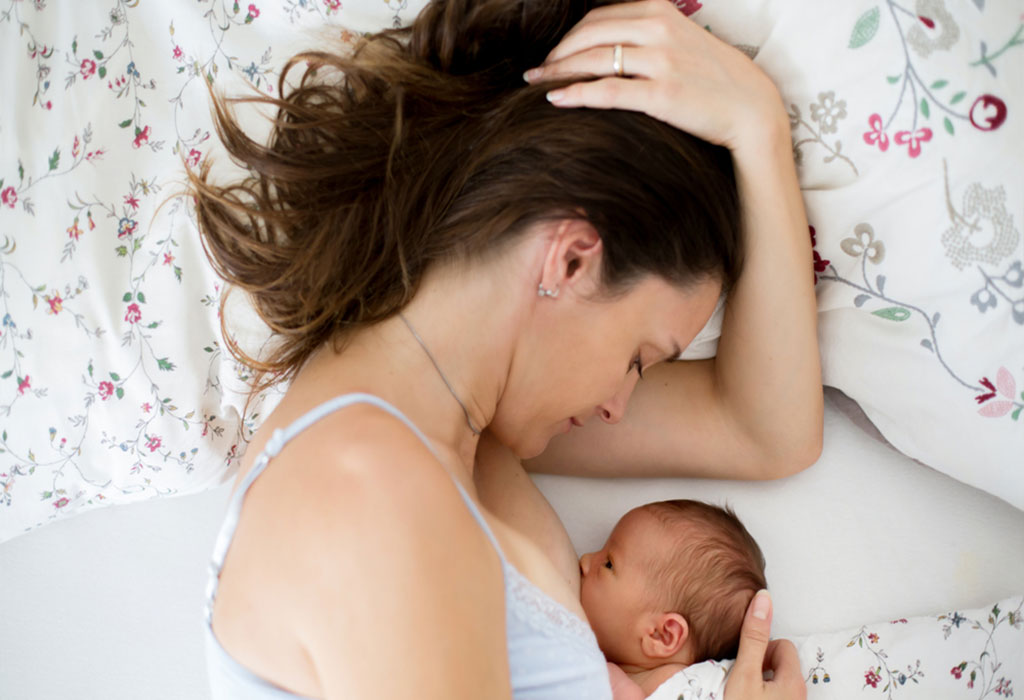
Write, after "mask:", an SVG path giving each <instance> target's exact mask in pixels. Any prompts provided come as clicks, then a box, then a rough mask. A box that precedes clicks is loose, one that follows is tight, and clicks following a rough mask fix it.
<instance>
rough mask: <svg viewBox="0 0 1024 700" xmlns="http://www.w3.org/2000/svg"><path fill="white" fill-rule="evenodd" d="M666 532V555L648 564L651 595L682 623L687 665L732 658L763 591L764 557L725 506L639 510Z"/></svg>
mask: <svg viewBox="0 0 1024 700" xmlns="http://www.w3.org/2000/svg"><path fill="white" fill-rule="evenodd" d="M642 507H643V508H644V509H646V510H648V511H650V512H651V513H652V514H654V515H656V516H657V517H658V518H659V519H660V520H661V521H662V522H663V523H665V525H666V526H669V527H671V528H672V529H673V530H674V531H675V532H676V533H677V534H678V539H677V541H676V543H675V546H674V548H673V553H672V556H670V557H669V558H668V559H662V560H658V561H654V562H652V564H651V566H652V571H653V573H654V576H653V577H652V587H653V589H654V590H652V594H653V595H655V596H659V597H660V598H661V600H662V604H663V605H665V606H667V609H669V610H671V611H672V612H677V613H679V614H680V615H682V616H683V617H684V618H686V622H687V624H688V625H689V630H690V631H689V634H690V640H691V644H692V646H693V654H694V657H693V661H694V662H695V663H696V662H698V661H706V660H708V659H732V658H735V657H736V651H737V649H738V647H739V640H740V628H741V627H742V626H743V617H744V615H745V614H746V611H747V606H749V605H750V601H751V600H752V599H753V597H754V594H755V593H757V592H758V591H759V590H761V589H762V588H766V587H767V585H768V584H767V581H766V580H765V576H764V566H765V562H764V555H763V554H762V553H761V548H760V547H759V546H758V544H757V542H756V541H755V540H754V538H753V537H752V536H751V535H750V533H749V532H747V529H746V528H745V527H744V526H743V523H741V522H740V520H739V518H737V517H736V514H735V513H734V512H733V511H732V510H731V509H730V508H729V507H728V506H726V507H724V508H720V507H718V506H713V505H710V504H707V503H701V502H700V501H690V500H674V501H661V502H658V503H650V504H648V505H646V506H642Z"/></svg>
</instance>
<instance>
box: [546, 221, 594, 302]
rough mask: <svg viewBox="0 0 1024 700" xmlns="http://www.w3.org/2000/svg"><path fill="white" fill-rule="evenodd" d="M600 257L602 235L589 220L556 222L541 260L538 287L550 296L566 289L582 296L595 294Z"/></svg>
mask: <svg viewBox="0 0 1024 700" xmlns="http://www.w3.org/2000/svg"><path fill="white" fill-rule="evenodd" d="M603 255H604V246H603V245H602V243H601V236H600V235H599V234H598V233H597V229H595V228H594V226H593V225H592V224H591V223H590V222H589V221H586V220H585V219H563V220H561V221H559V222H558V224H557V225H556V226H555V227H554V230H553V232H552V233H551V238H550V242H549V244H548V250H547V254H546V255H545V257H544V267H543V271H542V273H541V280H540V285H541V288H542V289H545V290H548V291H549V292H552V294H549V296H554V295H555V294H558V293H559V292H561V291H562V290H568V289H571V290H572V291H573V292H575V293H576V294H577V295H579V296H584V297H589V296H592V295H594V294H596V293H597V292H598V291H599V289H600V284H601V264H602V260H603Z"/></svg>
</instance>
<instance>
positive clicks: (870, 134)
mask: <svg viewBox="0 0 1024 700" xmlns="http://www.w3.org/2000/svg"><path fill="white" fill-rule="evenodd" d="M868 124H870V125H871V131H865V132H864V143H866V144H867V145H869V146H871V145H873V144H876V143H877V144H878V150H880V151H883V152H884V151H888V150H889V137H888V136H886V134H885V131H883V130H882V117H881V116H880V115H878V114H872V115H871V116H870V117H868Z"/></svg>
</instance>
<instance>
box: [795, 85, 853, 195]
mask: <svg viewBox="0 0 1024 700" xmlns="http://www.w3.org/2000/svg"><path fill="white" fill-rule="evenodd" d="M810 112H811V121H812V122H814V124H813V125H812V124H810V123H808V122H807V121H806V120H805V119H804V118H803V117H802V115H801V113H800V108H799V107H797V106H796V105H795V104H792V103H791V104H790V105H789V127H790V129H791V130H793V131H796V130H797V129H799V128H800V127H803V128H804V129H805V130H806V131H808V132H809V133H810V136H809V137H807V138H804V139H801V140H798V141H797V140H795V141H794V142H793V158H794V159H795V160H796V162H797V164H801V163H802V162H803V149H802V147H803V146H804V145H806V144H809V143H816V144H818V145H820V146H821V147H822V148H824V149H825V150H826V151H828V153H829V155H827V156H825V159H824V162H825V163H831V162H832V161H834V160H836V159H837V158H838V159H840V160H842V161H844V162H845V163H846V164H847V165H849V166H850V169H851V170H853V174H854V175H858V174H859V173H858V171H857V166H855V165H854V164H853V161H852V160H850V159H849V158H847V157H846V156H845V155H843V154H842V150H843V143H842V141H839V140H836V141H835V144H834V145H832V146H830V145H829V144H828V143H826V142H825V139H824V138H823V137H822V135H823V134H834V133H836V131H838V122H839V120H840V119H845V118H846V100H836V94H835V91H832V90H830V91H828V92H819V93H818V101H817V102H813V103H811V105H810Z"/></svg>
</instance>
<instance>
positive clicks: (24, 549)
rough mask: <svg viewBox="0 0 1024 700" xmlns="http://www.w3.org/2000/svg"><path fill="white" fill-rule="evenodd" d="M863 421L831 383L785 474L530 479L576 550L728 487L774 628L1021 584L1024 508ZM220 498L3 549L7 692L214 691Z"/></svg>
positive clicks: (118, 694)
mask: <svg viewBox="0 0 1024 700" xmlns="http://www.w3.org/2000/svg"><path fill="white" fill-rule="evenodd" d="M847 413H852V417H851V415H847ZM862 420H863V419H862V418H858V417H857V413H856V411H855V409H851V408H850V405H849V401H848V400H847V399H845V397H843V396H841V395H839V394H838V393H836V392H832V391H830V392H828V398H827V401H826V422H825V448H824V454H823V455H822V458H821V460H820V461H819V462H818V464H817V465H815V466H814V467H812V468H811V469H809V470H808V471H806V472H804V473H801V474H799V475H797V476H796V477H793V478H790V479H787V480H785V481H780V482H769V483H762V484H747V483H729V482H713V481H697V480H665V481H650V482H646V481H631V480H615V481H604V480H583V479H572V478H562V477H550V476H544V477H540V478H538V481H539V482H540V484H541V487H542V488H543V489H544V491H545V493H546V494H547V495H548V496H549V498H550V499H551V500H552V502H553V503H554V505H555V507H556V508H557V509H558V511H559V513H560V514H561V516H562V518H563V519H564V520H565V522H566V525H567V526H568V528H569V531H570V534H571V535H572V537H573V541H574V543H575V544H576V547H577V549H578V550H579V551H588V550H590V549H592V548H595V547H597V546H599V545H600V543H601V542H602V541H603V539H604V538H605V536H606V535H607V531H608V529H609V528H610V527H611V525H612V524H613V523H614V521H615V520H616V519H617V518H618V517H619V516H620V515H621V514H622V513H623V512H625V511H626V510H627V509H629V508H630V507H632V506H634V505H637V504H640V503H644V502H647V501H650V500H654V499H661V498H670V497H674V496H687V497H691V498H703V499H708V500H713V501H721V500H726V499H727V500H728V501H729V502H730V503H731V504H732V505H733V506H734V507H735V508H736V510H737V512H738V513H739V515H740V516H741V517H742V518H743V519H744V521H745V522H746V523H747V524H748V526H749V527H750V529H751V531H752V532H753V533H754V534H755V536H756V537H757V538H758V539H759V540H760V543H761V546H762V548H763V549H764V552H765V557H766V559H767V561H768V569H767V573H768V579H769V584H770V586H771V588H772V591H773V594H774V597H775V602H776V614H775V631H776V632H777V633H778V634H780V635H806V634H810V633H816V632H829V631H834V630H841V629H846V628H851V627H859V626H860V625H862V624H867V623H871V622H876V621H880V620H890V619H895V618H900V617H913V616H917V615H927V614H939V613H942V612H948V611H949V610H950V609H952V608H977V607H982V606H985V605H990V604H991V603H993V602H995V601H997V600H1001V599H1003V598H1007V597H1009V596H1012V595H1019V594H1021V593H1024V557H1022V556H1021V553H1024V512H1022V511H1020V510H1017V509H1015V508H1013V507H1011V506H1009V505H1008V504H1006V503H1005V502H1003V501H1001V500H999V499H998V498H996V497H994V496H992V495H989V494H986V493H984V492H981V491H978V490H976V489H973V488H971V487H969V486H966V485H964V484H962V483H959V482H957V481H954V480H953V479H951V478H949V477H947V476H945V475H943V474H940V473H938V472H935V471H933V470H931V469H929V468H927V467H923V466H921V465H919V464H917V463H915V462H914V461H913V460H910V459H908V458H907V457H905V456H903V455H900V454H899V453H897V452H895V451H894V450H893V449H892V448H891V447H889V446H888V445H886V444H884V443H882V442H880V441H878V440H877V439H876V438H874V437H872V435H871V434H870V433H869V432H868V431H867V430H865V429H864V428H863V427H861V425H859V423H862ZM227 495H228V491H227V488H226V487H221V488H219V489H217V490H214V491H208V492H206V493H202V494H198V495H192V496H187V497H181V498H175V499H161V500H156V501H149V502H146V503H139V504H131V505H125V506H117V507H112V508H107V509H104V510H101V511H97V512H93V513H87V514H85V515H83V516H82V517H79V518H75V519H72V520H68V521H61V522H57V523H54V524H53V525H51V526H48V527H46V528H42V529H39V530H37V531H34V532H31V533H29V534H27V535H24V536H22V537H18V538H15V539H14V540H11V541H10V542H7V543H5V544H4V545H3V546H0V591H3V595H4V605H3V613H2V618H0V620H2V622H0V697H2V698H4V700H69V699H71V698H74V699H75V700H91V699H94V698H95V699H96V700H100V699H102V700H129V699H130V700H137V699H138V698H140V697H145V698H147V700H179V699H183V698H189V699H190V700H202V699H203V698H205V697H207V693H206V689H205V685H204V683H205V675H204V674H205V671H204V668H203V657H202V638H201V636H200V631H201V620H202V617H201V609H202V594H203V588H204V584H205V575H206V566H207V558H208V555H209V552H210V550H211V548H212V546H213V539H214V535H215V532H216V529H217V526H218V525H219V521H220V516H221V513H222V511H223V509H224V507H225V505H226V500H227ZM1020 665H1021V668H1022V669H1024V660H1022V661H1021V663H1020ZM804 670H805V671H806V670H807V669H804ZM947 672H948V671H947ZM964 697H976V696H975V695H965V696H964Z"/></svg>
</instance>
